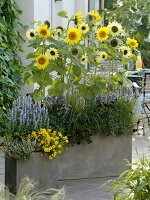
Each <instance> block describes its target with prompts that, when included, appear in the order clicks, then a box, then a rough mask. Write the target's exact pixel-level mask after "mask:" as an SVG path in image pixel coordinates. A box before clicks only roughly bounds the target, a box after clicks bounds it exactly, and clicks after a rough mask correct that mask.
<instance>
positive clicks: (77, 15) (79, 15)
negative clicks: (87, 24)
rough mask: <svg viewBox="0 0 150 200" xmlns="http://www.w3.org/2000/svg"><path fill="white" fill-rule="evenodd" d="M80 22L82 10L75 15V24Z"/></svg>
mask: <svg viewBox="0 0 150 200" xmlns="http://www.w3.org/2000/svg"><path fill="white" fill-rule="evenodd" d="M81 23H82V12H78V13H76V15H75V24H76V25H78V24H81Z"/></svg>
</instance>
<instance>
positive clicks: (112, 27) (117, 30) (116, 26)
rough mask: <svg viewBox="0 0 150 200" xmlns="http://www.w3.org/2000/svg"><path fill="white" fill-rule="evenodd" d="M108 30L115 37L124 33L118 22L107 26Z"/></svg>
mask: <svg viewBox="0 0 150 200" xmlns="http://www.w3.org/2000/svg"><path fill="white" fill-rule="evenodd" d="M107 28H108V29H109V31H110V34H111V35H113V36H116V35H119V34H121V33H122V32H123V30H122V26H121V25H120V24H119V23H118V22H112V23H111V24H109V25H108V26H107Z"/></svg>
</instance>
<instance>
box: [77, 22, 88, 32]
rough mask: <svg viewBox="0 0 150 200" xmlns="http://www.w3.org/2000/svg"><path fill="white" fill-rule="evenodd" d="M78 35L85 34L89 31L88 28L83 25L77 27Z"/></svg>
mask: <svg viewBox="0 0 150 200" xmlns="http://www.w3.org/2000/svg"><path fill="white" fill-rule="evenodd" d="M78 29H79V31H80V33H83V34H86V33H87V32H88V31H89V26H88V25H87V24H85V23H82V24H80V25H79V26H78Z"/></svg>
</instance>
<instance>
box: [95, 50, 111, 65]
mask: <svg viewBox="0 0 150 200" xmlns="http://www.w3.org/2000/svg"><path fill="white" fill-rule="evenodd" d="M107 57H108V55H107V53H106V52H104V51H99V52H97V54H96V62H98V63H99V62H101V61H102V60H107Z"/></svg>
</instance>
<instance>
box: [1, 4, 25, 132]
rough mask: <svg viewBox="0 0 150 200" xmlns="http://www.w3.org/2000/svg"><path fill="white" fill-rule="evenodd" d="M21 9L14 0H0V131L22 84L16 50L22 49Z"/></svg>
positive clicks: (21, 65) (20, 63)
mask: <svg viewBox="0 0 150 200" xmlns="http://www.w3.org/2000/svg"><path fill="white" fill-rule="evenodd" d="M21 13H22V12H21V10H20V9H19V7H18V6H17V4H16V2H15V1H14V0H1V1H0V55H1V56H0V126H1V130H0V133H1V132H3V128H4V124H3V118H4V117H6V116H5V114H6V113H7V109H8V108H10V104H11V102H12V101H13V100H14V99H15V98H17V97H18V95H19V94H18V91H19V89H20V87H21V85H22V75H21V74H22V72H23V69H24V68H23V64H22V62H21V59H20V57H19V56H18V55H17V53H18V51H22V47H21V42H22V41H23V38H22V36H21V35H20V33H19V32H18V31H17V29H18V27H19V26H22V27H23V25H22V24H21V23H20V19H19V16H20V15H21Z"/></svg>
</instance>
